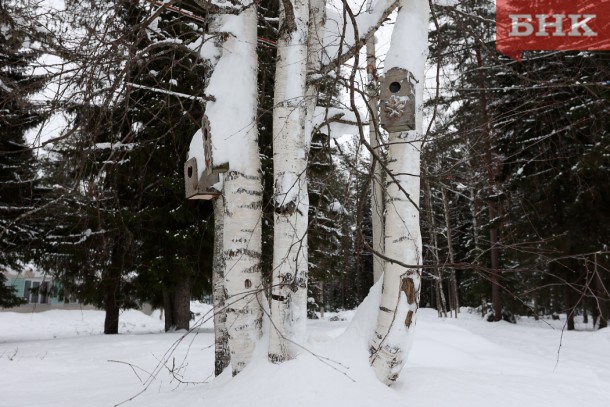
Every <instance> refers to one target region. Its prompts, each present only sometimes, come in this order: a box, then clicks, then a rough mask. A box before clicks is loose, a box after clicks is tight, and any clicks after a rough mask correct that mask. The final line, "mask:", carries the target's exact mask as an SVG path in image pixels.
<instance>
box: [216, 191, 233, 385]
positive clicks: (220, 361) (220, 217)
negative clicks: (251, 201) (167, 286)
mask: <svg viewBox="0 0 610 407" xmlns="http://www.w3.org/2000/svg"><path fill="white" fill-rule="evenodd" d="M224 210H225V209H224V199H223V197H222V195H221V196H219V197H218V198H216V200H215V201H214V260H213V261H214V263H213V266H212V290H213V291H212V301H213V304H214V346H215V352H214V355H215V357H214V374H215V375H216V376H218V375H220V374H221V373H222V372H223V371H224V370H225V369H226V368H227V366H229V363H231V355H230V353H229V333H228V332H227V325H226V322H227V309H226V299H227V292H226V291H225V284H224V280H225V277H224V276H225V262H224V258H223V249H222V243H223V228H224Z"/></svg>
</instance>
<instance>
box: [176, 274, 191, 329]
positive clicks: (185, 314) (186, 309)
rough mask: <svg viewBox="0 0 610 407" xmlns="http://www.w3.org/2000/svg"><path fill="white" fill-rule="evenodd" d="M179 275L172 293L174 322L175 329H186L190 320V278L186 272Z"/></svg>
mask: <svg viewBox="0 0 610 407" xmlns="http://www.w3.org/2000/svg"><path fill="white" fill-rule="evenodd" d="M176 274H177V276H179V279H178V281H177V282H176V291H175V293H174V324H175V326H176V329H186V330H187V331H188V329H189V328H190V326H189V323H190V321H191V278H190V277H189V275H188V274H186V273H176Z"/></svg>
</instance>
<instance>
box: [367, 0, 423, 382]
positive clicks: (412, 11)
mask: <svg viewBox="0 0 610 407" xmlns="http://www.w3.org/2000/svg"><path fill="white" fill-rule="evenodd" d="M428 13H429V6H428V2H427V1H413V0H411V1H409V0H401V1H400V9H399V12H398V16H397V18H396V23H395V26H394V31H393V33H392V40H391V43H390V50H389V52H388V55H387V58H386V62H385V70H389V69H390V68H393V67H399V68H404V69H407V70H408V71H410V72H411V73H412V74H413V76H414V77H415V79H416V81H417V84H416V86H415V93H416V129H415V130H414V131H406V132H401V133H390V136H389V141H388V144H389V149H388V170H389V171H390V172H391V173H392V174H393V176H394V177H390V176H388V177H387V195H386V223H385V254H386V256H388V257H390V258H393V259H396V260H399V261H401V262H403V263H406V264H411V265H421V263H422V256H421V250H422V246H421V232H420V225H419V208H418V207H415V205H414V204H413V203H412V202H418V201H419V194H420V178H419V174H420V147H421V141H420V137H421V136H420V135H421V131H422V109H421V106H422V96H423V85H424V65H425V59H426V54H427V49H428V41H427V39H428ZM405 38H408V39H409V40H408V41H405ZM398 183H399V184H400V186H401V187H402V189H404V191H405V192H406V194H408V195H409V196H405V195H406V194H405V193H404V192H403V191H401V190H400V188H399V185H398ZM420 282H421V270H420V269H418V268H409V269H405V268H403V267H401V266H399V265H397V264H393V263H391V262H386V263H385V269H384V276H383V292H382V298H381V304H380V307H379V315H378V319H377V328H376V330H375V334H374V336H373V339H372V341H371V344H370V353H371V356H370V363H371V365H372V366H373V368H374V370H375V374H376V375H377V377H378V378H379V380H381V381H382V382H383V383H385V384H387V385H391V384H392V383H393V382H395V381H396V379H397V378H398V375H399V374H400V371H401V370H402V368H403V366H404V364H405V361H406V357H407V354H408V350H409V347H410V342H411V340H412V329H413V324H414V323H415V316H416V312H417V309H418V303H419V293H420Z"/></svg>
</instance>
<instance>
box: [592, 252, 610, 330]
mask: <svg viewBox="0 0 610 407" xmlns="http://www.w3.org/2000/svg"><path fill="white" fill-rule="evenodd" d="M594 256H595V257H594V261H595V265H594V269H593V271H594V273H595V276H594V286H595V290H594V293H595V298H594V299H593V301H594V304H595V305H594V307H596V308H597V312H596V314H598V318H599V325H598V328H599V329H602V328H607V327H608V319H609V318H610V295H609V294H608V289H607V288H606V287H604V281H603V280H602V276H601V274H599V269H598V266H597V262H598V258H597V254H595V255H594ZM593 326H595V318H594V319H593Z"/></svg>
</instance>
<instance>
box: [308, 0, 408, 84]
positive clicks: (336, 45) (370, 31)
mask: <svg viewBox="0 0 610 407" xmlns="http://www.w3.org/2000/svg"><path fill="white" fill-rule="evenodd" d="M398 3H399V1H398V0H377V1H375V2H373V3H372V4H371V7H370V8H369V10H367V12H364V13H360V14H358V15H355V16H354V21H355V26H354V24H353V23H352V20H351V19H350V18H349V17H348V19H347V20H346V19H345V18H344V17H347V14H346V13H344V12H338V11H337V10H332V9H327V11H326V14H327V19H326V25H325V27H324V32H323V33H321V35H320V37H321V38H322V42H323V48H324V50H325V55H324V57H325V61H324V62H323V65H322V67H321V69H320V72H319V73H320V74H327V73H329V72H331V71H333V70H335V69H336V68H338V67H339V66H341V65H342V64H344V63H345V62H347V61H348V60H349V59H351V58H353V57H354V55H355V54H356V53H357V52H358V51H359V50H360V49H361V48H362V47H363V46H364V45H365V44H366V42H367V41H368V40H369V39H370V38H372V37H373V36H374V35H375V32H376V31H377V30H378V29H379V27H381V25H382V24H383V23H384V22H385V21H386V19H387V18H388V17H389V16H390V14H392V12H394V10H396V8H397V7H398ZM343 7H345V8H349V5H348V4H347V3H346V2H343ZM350 13H351V10H350Z"/></svg>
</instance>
